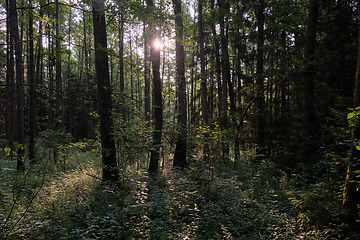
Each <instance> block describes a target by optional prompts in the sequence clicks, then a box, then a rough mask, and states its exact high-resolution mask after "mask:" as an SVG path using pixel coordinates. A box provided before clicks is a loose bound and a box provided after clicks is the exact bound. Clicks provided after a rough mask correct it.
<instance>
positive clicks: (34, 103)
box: [28, 0, 37, 161]
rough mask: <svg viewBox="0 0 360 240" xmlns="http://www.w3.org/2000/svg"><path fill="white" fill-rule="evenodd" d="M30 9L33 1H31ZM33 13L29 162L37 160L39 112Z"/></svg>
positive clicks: (30, 20)
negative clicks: (35, 74)
mask: <svg viewBox="0 0 360 240" xmlns="http://www.w3.org/2000/svg"><path fill="white" fill-rule="evenodd" d="M29 5H30V7H31V6H32V0H30V1H29ZM33 33H34V28H33V12H32V9H30V10H29V39H30V42H29V45H30V46H29V75H28V77H29V84H30V106H29V107H30V116H29V160H30V161H33V159H34V158H35V135H36V123H37V118H36V111H37V94H36V82H35V76H34V71H35V65H34V40H33V35H34V34H33Z"/></svg>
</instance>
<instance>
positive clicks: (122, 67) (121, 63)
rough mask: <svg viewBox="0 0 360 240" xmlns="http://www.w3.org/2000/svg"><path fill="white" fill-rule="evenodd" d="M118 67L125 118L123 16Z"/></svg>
mask: <svg viewBox="0 0 360 240" xmlns="http://www.w3.org/2000/svg"><path fill="white" fill-rule="evenodd" d="M119 68H120V82H119V85H120V113H121V115H122V118H123V119H124V120H127V111H126V103H125V78H124V16H123V14H120V16H119Z"/></svg>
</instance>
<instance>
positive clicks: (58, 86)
mask: <svg viewBox="0 0 360 240" xmlns="http://www.w3.org/2000/svg"><path fill="white" fill-rule="evenodd" d="M55 4H56V15H55V18H56V41H55V42H56V80H55V83H56V92H55V117H56V118H58V119H57V121H61V122H60V123H59V124H56V125H57V126H62V125H63V120H64V119H63V118H62V110H61V109H62V93H61V92H62V79H61V55H62V54H61V43H60V10H59V9H60V7H59V5H60V4H59V0H56V1H55Z"/></svg>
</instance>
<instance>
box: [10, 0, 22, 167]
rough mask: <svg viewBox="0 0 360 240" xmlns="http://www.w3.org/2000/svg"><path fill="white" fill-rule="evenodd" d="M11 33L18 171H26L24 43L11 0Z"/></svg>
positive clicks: (16, 11) (15, 7)
mask: <svg viewBox="0 0 360 240" xmlns="http://www.w3.org/2000/svg"><path fill="white" fill-rule="evenodd" d="M9 7H10V16H9V24H10V32H11V39H12V41H11V42H12V44H15V58H16V61H15V63H16V86H17V87H16V91H17V101H16V102H17V108H16V110H17V139H16V140H17V143H18V149H17V151H18V152H17V155H18V156H17V170H18V171H19V172H21V173H23V172H24V171H25V131H24V86H23V84H24V69H23V60H22V41H21V39H20V34H19V25H18V24H19V21H18V10H17V2H16V0H10V6H9Z"/></svg>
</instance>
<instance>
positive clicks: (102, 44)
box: [92, 0, 119, 181]
mask: <svg viewBox="0 0 360 240" xmlns="http://www.w3.org/2000/svg"><path fill="white" fill-rule="evenodd" d="M92 7H93V23H94V44H95V67H96V79H97V93H98V99H99V114H100V135H101V136H100V137H101V146H102V151H101V153H102V164H103V176H102V177H103V180H105V181H106V180H109V181H116V180H118V178H119V173H118V168H117V161H116V149H115V141H114V136H113V122H112V118H111V113H112V99H111V88H110V77H109V63H108V55H107V36H106V23H105V4H104V0H95V1H93V2H92Z"/></svg>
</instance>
